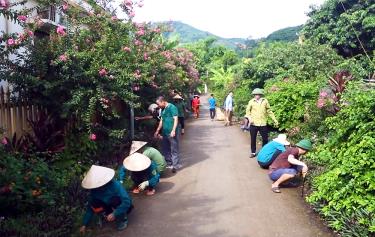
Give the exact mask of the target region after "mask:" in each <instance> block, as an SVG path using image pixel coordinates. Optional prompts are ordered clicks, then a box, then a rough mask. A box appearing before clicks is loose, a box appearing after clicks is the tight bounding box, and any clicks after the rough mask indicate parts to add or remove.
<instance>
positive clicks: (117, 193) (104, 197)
mask: <svg viewBox="0 0 375 237" xmlns="http://www.w3.org/2000/svg"><path fill="white" fill-rule="evenodd" d="M112 197H120V199H121V204H120V205H119V206H118V207H117V208H116V209H115V210H114V215H115V217H117V218H119V217H120V216H123V215H126V213H127V211H128V210H129V208H130V207H131V206H132V199H131V198H130V196H129V195H128V193H127V192H126V191H125V189H124V188H123V187H122V185H121V184H120V183H119V182H118V181H116V180H112V181H110V182H109V183H108V184H106V185H104V186H102V187H99V188H95V189H91V190H90V195H89V200H88V204H87V209H86V213H85V216H84V218H83V225H84V226H87V225H88V224H89V222H90V220H91V218H92V217H93V215H94V211H93V210H92V208H91V206H92V202H93V200H95V199H98V200H101V201H103V202H104V203H106V204H109V202H110V199H111V198H112Z"/></svg>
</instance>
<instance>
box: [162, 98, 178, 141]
mask: <svg viewBox="0 0 375 237" xmlns="http://www.w3.org/2000/svg"><path fill="white" fill-rule="evenodd" d="M173 117H178V109H177V107H176V106H174V105H173V104H171V103H168V106H167V107H165V109H164V110H163V112H161V120H162V121H163V128H162V135H163V136H170V135H171V132H172V129H173V125H174V119H173ZM177 129H178V128H176V133H177Z"/></svg>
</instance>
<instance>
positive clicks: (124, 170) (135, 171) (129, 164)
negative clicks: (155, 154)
mask: <svg viewBox="0 0 375 237" xmlns="http://www.w3.org/2000/svg"><path fill="white" fill-rule="evenodd" d="M123 164H124V165H123V167H121V169H120V177H125V176H126V174H128V175H130V177H131V179H132V181H133V182H134V187H133V193H135V194H138V193H140V192H142V191H146V195H147V196H151V195H154V194H155V187H156V185H157V184H158V183H159V179H160V174H159V172H158V171H157V167H156V164H155V162H153V161H151V160H150V158H148V157H147V156H145V155H143V154H140V153H137V152H136V153H133V154H131V155H130V156H128V157H127V158H126V159H125V160H124V162H123ZM121 181H122V180H121Z"/></svg>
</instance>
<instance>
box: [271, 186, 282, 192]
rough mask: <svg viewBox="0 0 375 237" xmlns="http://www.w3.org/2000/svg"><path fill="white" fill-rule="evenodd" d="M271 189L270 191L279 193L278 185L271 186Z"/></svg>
mask: <svg viewBox="0 0 375 237" xmlns="http://www.w3.org/2000/svg"><path fill="white" fill-rule="evenodd" d="M271 190H272V192H274V193H281V191H280V188H279V187H273V188H271Z"/></svg>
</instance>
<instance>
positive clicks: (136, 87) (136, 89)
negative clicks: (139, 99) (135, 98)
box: [133, 85, 141, 91]
mask: <svg viewBox="0 0 375 237" xmlns="http://www.w3.org/2000/svg"><path fill="white" fill-rule="evenodd" d="M140 89H141V88H140V87H139V86H138V85H135V86H133V91H139V90H140Z"/></svg>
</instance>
